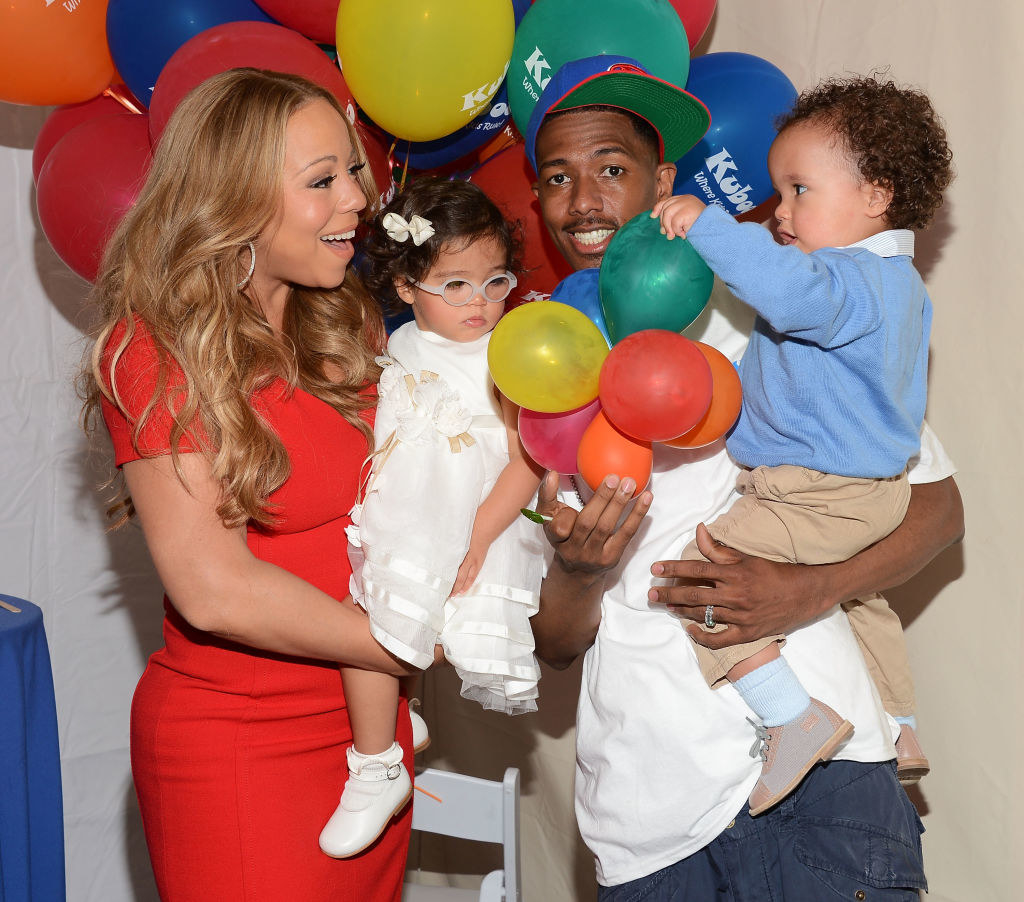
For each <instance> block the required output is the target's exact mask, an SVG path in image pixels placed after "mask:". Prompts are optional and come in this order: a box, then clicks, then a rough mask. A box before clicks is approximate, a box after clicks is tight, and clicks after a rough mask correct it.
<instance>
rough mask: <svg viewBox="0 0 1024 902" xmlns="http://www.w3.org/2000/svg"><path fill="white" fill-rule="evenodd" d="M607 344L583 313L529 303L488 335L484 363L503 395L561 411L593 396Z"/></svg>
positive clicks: (556, 305) (539, 408) (552, 303)
mask: <svg viewBox="0 0 1024 902" xmlns="http://www.w3.org/2000/svg"><path fill="white" fill-rule="evenodd" d="M607 356H608V343H607V342H606V341H605V340H604V336H603V335H602V334H601V331H600V330H599V329H598V328H597V326H595V325H594V323H593V321H592V320H591V319H590V318H589V317H588V316H587V315H586V314H584V313H581V312H580V311H579V310H577V309H576V308H575V307H570V306H569V305H568V304H560V303H558V302H557V301H533V302H532V303H529V304H523V305H522V306H521V307H516V309H515V310H512V311H511V312H509V313H507V314H505V316H503V317H502V318H501V319H500V320H499V321H498V325H497V326H495V328H494V331H493V332H492V333H491V341H490V343H489V344H488V346H487V364H488V366H489V367H490V370H491V378H492V379H493V380H494V384H495V385H496V386H498V389H499V390H500V391H501V393H502V394H503V395H505V397H506V398H508V399H509V400H510V401H512V402H513V403H515V404H518V405H519V406H520V407H525V408H527V409H528V410H536V411H539V412H540V413H561V412H563V411H566V410H575V409H576V408H577V407H582V406H583V405H584V404H589V403H590V402H591V401H593V400H594V398H596V397H597V389H598V377H599V375H600V373H601V364H602V363H604V359H605V357H607Z"/></svg>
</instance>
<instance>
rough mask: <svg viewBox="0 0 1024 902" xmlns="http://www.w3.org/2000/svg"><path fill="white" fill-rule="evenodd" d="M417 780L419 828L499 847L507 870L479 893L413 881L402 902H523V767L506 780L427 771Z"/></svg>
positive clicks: (492, 877) (509, 772)
mask: <svg viewBox="0 0 1024 902" xmlns="http://www.w3.org/2000/svg"><path fill="white" fill-rule="evenodd" d="M415 782H416V790H415V791H414V793H413V808H412V828H413V830H421V831H424V832H427V833H440V834H443V835H444V836H455V837H458V838H460V839H473V840H477V841H478V842H490V843H497V844H498V845H500V846H501V847H502V849H503V851H504V866H503V867H502V869H501V870H497V871H491V872H490V873H489V874H487V875H486V876H485V877H484V879H483V883H482V884H481V885H480V889H479V891H478V890H475V889H473V890H467V889H458V888H455V887H447V886H443V887H442V886H421V885H419V884H412V883H407V884H406V885H405V887H404V889H403V892H402V902H522V890H521V887H520V869H519V770H518V768H515V767H510V768H508V769H507V770H506V771H505V778H504V779H503V780H502V781H501V782H498V781H496V780H482V779H480V778H479V777H470V776H467V775H466V774H456V773H449V772H447V771H442V770H434V769H433V768H427V769H426V770H424V771H423V772H422V773H419V774H417V775H416V781H415Z"/></svg>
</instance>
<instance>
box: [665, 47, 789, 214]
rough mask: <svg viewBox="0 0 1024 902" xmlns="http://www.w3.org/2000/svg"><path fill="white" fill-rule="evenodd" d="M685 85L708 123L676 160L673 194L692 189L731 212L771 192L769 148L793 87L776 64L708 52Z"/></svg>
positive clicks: (742, 210)
mask: <svg viewBox="0 0 1024 902" xmlns="http://www.w3.org/2000/svg"><path fill="white" fill-rule="evenodd" d="M686 90H687V91H689V92H690V93H691V94H693V95H694V96H696V97H698V98H699V99H700V100H702V101H704V103H705V104H706V105H707V108H708V110H709V111H710V112H711V128H710V129H708V133H707V134H706V135H705V136H704V137H703V138H702V139H701V141H700V142H699V143H698V144H697V145H696V146H695V147H694V148H693V149H692V150H691V151H690V152H689V153H688V154H686V156H685V157H683V158H682V159H681V160H679V161H678V162H677V163H676V178H675V182H674V183H673V185H672V190H673V192H674V193H675V194H695V195H696V196H697V197H699V198H700V199H701V200H703V201H704V202H705V203H708V204H717V205H718V206H720V207H723V208H724V209H725V210H726V211H727V212H729V213H731V214H733V215H734V216H735V215H737V214H739V213H746V212H747V211H748V210H752V209H754V207H756V206H758V205H759V204H762V203H764V202H765V201H766V200H768V199H769V198H770V197H771V196H772V194H773V193H774V189H773V188H772V183H771V178H770V177H769V175H768V162H767V161H768V149H769V148H770V147H771V145H772V141H774V140H775V134H776V130H775V120H776V119H778V117H779V116H781V115H782V114H783V113H786V112H788V111H789V110H790V109H791V108H792V106H793V101H795V100H796V97H797V91H796V88H795V87H794V86H793V83H792V82H791V81H790V80H789V79H788V78H786V76H785V74H784V73H783V72H782V70H781V69H779V68H778V67H777V66H774V65H772V64H771V63H769V62H768V61H767V60H763V59H761V57H759V56H753V55H752V54H749V53H708V54H706V55H705V56H698V57H696V58H695V59H694V60H693V61H692V62H691V63H690V75H689V78H688V79H687V81H686Z"/></svg>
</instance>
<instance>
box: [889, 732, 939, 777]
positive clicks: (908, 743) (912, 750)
mask: <svg viewBox="0 0 1024 902" xmlns="http://www.w3.org/2000/svg"><path fill="white" fill-rule="evenodd" d="M930 770H931V767H930V766H929V764H928V759H927V758H926V757H925V756H924V752H923V751H922V750H921V743H919V742H918V741H917V733H916V732H914V728H913V727H912V726H910V725H909V724H900V735H899V738H898V739H897V740H896V778H897V779H898V780H899V781H900V783H902V784H903V785H904V786H913V785H914V784H915V783H917V782H918V780H920V779H921V777H924V776H927V774H928V771H930Z"/></svg>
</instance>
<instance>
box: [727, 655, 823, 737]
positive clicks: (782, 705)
mask: <svg viewBox="0 0 1024 902" xmlns="http://www.w3.org/2000/svg"><path fill="white" fill-rule="evenodd" d="M733 686H735V687H736V691H737V692H738V693H739V694H740V698H742V699H743V701H745V702H746V703H747V705H748V706H749V708H750V710H751V711H753V712H754V713H755V714H756V715H757V716H758V717H760V718H761V722H762V723H763V724H764V725H765V726H766V727H777V726H780V725H782V724H784V723H789V722H790V721H793V720H796V719H797V718H798V717H799V716H800V715H801V714H803V713H804V711H805V710H807V706H808V705H809V704H810V703H811V697H810V696H809V695H808V694H807V690H806V689H804V687H803V685H802V684H801V682H800V680H799V679H798V678H797V675H796V674H795V673H794V672H793V671H792V670H791V669H790V667H789V664H787V663H786V659H785V658H782V657H779V658H776V659H775V660H774V661H769V662H768V663H767V664H762V665H761V666H760V667H758V668H757V669H756V670H752V671H750V673H748V674H747V675H746V676H744V677H740V678H739V679H738V680H736V682H735V683H733Z"/></svg>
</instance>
